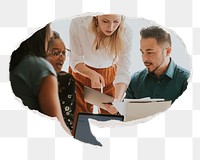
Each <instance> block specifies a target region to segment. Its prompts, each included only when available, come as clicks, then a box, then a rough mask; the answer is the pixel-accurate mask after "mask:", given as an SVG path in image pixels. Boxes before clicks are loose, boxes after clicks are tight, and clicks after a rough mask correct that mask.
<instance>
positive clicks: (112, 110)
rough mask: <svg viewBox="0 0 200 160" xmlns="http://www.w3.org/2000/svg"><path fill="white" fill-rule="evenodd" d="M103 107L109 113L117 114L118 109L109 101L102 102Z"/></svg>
mask: <svg viewBox="0 0 200 160" xmlns="http://www.w3.org/2000/svg"><path fill="white" fill-rule="evenodd" d="M103 105H104V107H105V109H106V110H107V111H108V112H109V113H110V114H117V113H118V111H117V109H116V108H115V106H113V105H112V104H110V103H105V104H103Z"/></svg>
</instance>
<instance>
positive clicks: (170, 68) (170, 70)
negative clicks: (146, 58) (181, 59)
mask: <svg viewBox="0 0 200 160" xmlns="http://www.w3.org/2000/svg"><path fill="white" fill-rule="evenodd" d="M175 67H176V64H175V63H174V61H173V60H172V58H170V64H169V66H168V68H167V70H166V71H165V73H164V74H162V75H160V78H161V79H162V77H163V76H164V75H166V76H168V77H169V78H171V79H172V78H173V75H174V71H175ZM146 73H147V75H148V76H151V77H154V78H157V76H156V75H154V74H150V73H148V70H147V69H146ZM160 78H159V79H160Z"/></svg>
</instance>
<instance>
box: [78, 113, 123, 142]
mask: <svg viewBox="0 0 200 160" xmlns="http://www.w3.org/2000/svg"><path fill="white" fill-rule="evenodd" d="M89 118H91V119H94V120H98V121H109V120H119V121H123V120H124V116H122V115H108V114H92V113H79V114H78V118H77V122H76V128H75V134H74V138H76V139H78V140H80V141H82V142H85V143H90V144H93V145H99V146H101V143H100V142H98V141H97V140H96V138H95V137H94V136H93V135H92V133H91V130H90V126H89V121H88V119H89Z"/></svg>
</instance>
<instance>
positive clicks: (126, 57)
mask: <svg viewBox="0 0 200 160" xmlns="http://www.w3.org/2000/svg"><path fill="white" fill-rule="evenodd" d="M92 18H93V16H82V17H76V18H74V19H72V20H71V23H70V28H69V35H70V48H71V53H70V55H69V65H70V66H71V67H72V69H73V71H76V70H75V66H76V65H77V64H79V63H84V64H86V65H88V66H91V67H94V68H107V67H110V66H112V65H113V57H111V56H110V55H109V54H108V53H107V52H106V50H103V49H101V50H96V51H94V50H93V42H94V40H95V35H94V34H92V33H91V32H90V31H89V30H88V27H89V25H90V22H91V20H92ZM124 36H125V41H126V44H125V47H126V48H125V53H124V54H122V55H121V56H120V57H118V61H117V63H116V65H117V73H116V78H115V81H114V84H116V83H119V82H122V83H125V84H127V85H128V84H129V82H130V71H129V69H130V66H131V54H133V53H132V52H131V51H132V47H131V46H132V32H131V30H130V28H128V26H126V27H125V35H124Z"/></svg>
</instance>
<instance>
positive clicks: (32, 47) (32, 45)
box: [9, 24, 50, 72]
mask: <svg viewBox="0 0 200 160" xmlns="http://www.w3.org/2000/svg"><path fill="white" fill-rule="evenodd" d="M47 33H49V34H50V24H47V25H46V26H45V27H43V28H42V29H40V30H38V31H37V32H35V33H34V34H33V35H32V36H31V37H29V38H28V39H26V40H25V41H23V42H22V43H21V44H20V46H19V47H18V48H17V49H16V50H14V51H13V52H12V55H11V59H10V67H9V71H10V72H12V71H13V70H14V69H15V67H16V66H17V65H18V64H19V63H20V62H21V61H22V59H23V58H24V57H25V56H27V55H35V56H38V57H43V58H45V57H46V52H45V40H46V37H47V36H50V35H47Z"/></svg>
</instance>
